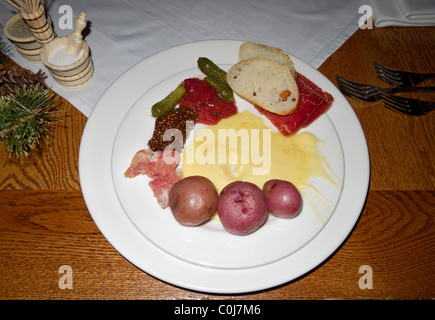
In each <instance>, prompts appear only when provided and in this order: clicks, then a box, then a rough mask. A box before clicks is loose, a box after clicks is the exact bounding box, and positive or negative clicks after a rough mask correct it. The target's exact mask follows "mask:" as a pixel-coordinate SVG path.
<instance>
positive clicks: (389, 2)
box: [367, 0, 435, 27]
mask: <svg viewBox="0 0 435 320" xmlns="http://www.w3.org/2000/svg"><path fill="white" fill-rule="evenodd" d="M367 3H368V5H370V6H371V7H372V10H373V21H374V23H375V26H376V27H389V26H415V27H416V26H435V1H434V0H367Z"/></svg>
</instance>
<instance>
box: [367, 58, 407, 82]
mask: <svg viewBox="0 0 435 320" xmlns="http://www.w3.org/2000/svg"><path fill="white" fill-rule="evenodd" d="M373 66H374V67H375V71H376V74H377V75H378V77H379V78H380V79H382V80H384V81H385V82H387V83H389V84H392V85H398V86H400V85H403V79H402V77H401V76H400V72H399V71H398V70H394V69H391V68H388V67H386V66H384V65H381V64H379V63H377V62H373Z"/></svg>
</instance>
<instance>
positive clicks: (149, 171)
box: [124, 149, 181, 209]
mask: <svg viewBox="0 0 435 320" xmlns="http://www.w3.org/2000/svg"><path fill="white" fill-rule="evenodd" d="M179 162H180V155H179V154H178V153H177V152H176V151H173V150H170V151H152V150H150V149H143V150H139V151H138V152H136V154H135V155H134V156H133V159H132V160H131V163H130V166H129V167H128V169H127V170H126V171H125V173H124V176H125V177H127V178H134V177H136V176H138V175H143V174H144V175H147V176H148V177H149V178H151V181H150V182H149V186H150V187H151V189H152V191H153V194H154V197H156V198H157V201H158V203H159V205H160V206H161V207H162V208H163V209H164V208H167V207H168V206H169V191H171V188H172V186H173V185H174V184H175V183H176V182H177V181H179V180H181V175H180V173H179V172H178V171H177V166H178V163H179Z"/></svg>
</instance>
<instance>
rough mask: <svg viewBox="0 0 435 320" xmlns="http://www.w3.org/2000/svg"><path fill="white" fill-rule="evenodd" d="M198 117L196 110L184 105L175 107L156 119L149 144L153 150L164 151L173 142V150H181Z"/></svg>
mask: <svg viewBox="0 0 435 320" xmlns="http://www.w3.org/2000/svg"><path fill="white" fill-rule="evenodd" d="M197 118H198V112H197V111H196V110H192V109H189V108H184V107H178V108H173V109H172V110H170V111H169V112H167V113H166V114H164V115H163V116H161V117H160V118H157V119H156V121H155V125H154V132H153V136H152V137H151V139H150V140H149V141H148V146H149V147H150V149H151V150H153V151H163V150H165V148H167V147H168V146H169V145H170V144H171V147H172V148H171V149H172V150H177V151H178V152H181V150H182V148H183V145H184V142H185V141H186V138H187V137H188V135H189V131H190V130H192V129H193V125H194V122H195V121H196V119H197ZM189 121H190V122H189ZM171 129H172V130H171Z"/></svg>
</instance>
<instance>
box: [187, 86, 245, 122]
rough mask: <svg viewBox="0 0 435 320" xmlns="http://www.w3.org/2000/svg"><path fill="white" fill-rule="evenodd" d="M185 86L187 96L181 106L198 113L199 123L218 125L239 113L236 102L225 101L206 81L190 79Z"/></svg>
mask: <svg viewBox="0 0 435 320" xmlns="http://www.w3.org/2000/svg"><path fill="white" fill-rule="evenodd" d="M183 85H184V88H185V89H186V94H185V95H184V97H183V98H182V99H181V101H180V102H179V105H180V106H183V107H186V108H190V109H192V110H196V111H198V119H197V122H198V123H203V124H216V123H218V122H219V121H220V120H221V119H224V118H228V117H230V116H232V115H234V114H236V113H237V111H238V110H237V107H236V104H235V102H234V101H226V100H223V99H222V98H221V97H220V96H219V93H218V92H217V90H216V89H215V88H213V86H212V85H211V84H209V83H208V82H207V81H205V80H202V79H198V78H190V79H186V80H184V82H183Z"/></svg>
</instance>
